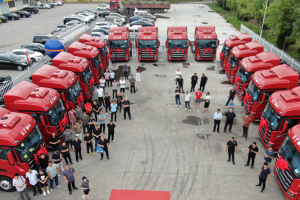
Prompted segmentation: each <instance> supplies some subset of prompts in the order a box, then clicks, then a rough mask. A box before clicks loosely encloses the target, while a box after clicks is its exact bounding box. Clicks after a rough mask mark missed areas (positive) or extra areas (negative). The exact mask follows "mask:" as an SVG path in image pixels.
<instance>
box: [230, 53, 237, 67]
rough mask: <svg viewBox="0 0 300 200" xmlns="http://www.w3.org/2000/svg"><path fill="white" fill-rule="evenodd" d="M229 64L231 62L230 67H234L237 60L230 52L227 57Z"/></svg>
mask: <svg viewBox="0 0 300 200" xmlns="http://www.w3.org/2000/svg"><path fill="white" fill-rule="evenodd" d="M228 62H229V63H230V64H231V67H233V68H235V67H236V64H237V62H238V59H237V58H236V57H234V55H233V54H230V57H229V61H228Z"/></svg>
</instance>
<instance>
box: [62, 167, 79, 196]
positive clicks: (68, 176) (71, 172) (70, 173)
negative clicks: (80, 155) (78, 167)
mask: <svg viewBox="0 0 300 200" xmlns="http://www.w3.org/2000/svg"><path fill="white" fill-rule="evenodd" d="M74 176H75V178H76V179H77V178H78V177H77V174H76V171H75V169H74V168H73V167H70V165H66V169H65V170H64V171H63V177H64V179H65V181H66V182H67V184H68V189H69V193H70V195H71V194H72V188H73V190H78V188H77V187H76V186H75V178H74ZM71 185H72V187H71Z"/></svg>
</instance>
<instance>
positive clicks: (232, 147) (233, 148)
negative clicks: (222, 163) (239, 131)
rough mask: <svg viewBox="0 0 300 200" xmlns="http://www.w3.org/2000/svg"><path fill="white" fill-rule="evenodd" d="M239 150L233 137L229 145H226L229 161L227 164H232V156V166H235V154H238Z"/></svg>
mask: <svg viewBox="0 0 300 200" xmlns="http://www.w3.org/2000/svg"><path fill="white" fill-rule="evenodd" d="M237 149H238V145H237V142H236V141H235V139H234V137H232V138H231V140H229V141H228V142H227V145H226V151H228V160H227V162H230V158H231V156H232V164H234V165H235V162H234V152H237Z"/></svg>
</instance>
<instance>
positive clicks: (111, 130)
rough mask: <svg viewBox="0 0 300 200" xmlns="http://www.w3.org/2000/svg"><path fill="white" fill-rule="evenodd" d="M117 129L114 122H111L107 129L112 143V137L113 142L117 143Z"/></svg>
mask: <svg viewBox="0 0 300 200" xmlns="http://www.w3.org/2000/svg"><path fill="white" fill-rule="evenodd" d="M115 128H116V125H115V124H114V123H113V121H112V120H111V121H110V122H109V123H108V124H107V129H108V142H110V137H111V138H112V141H113V142H115Z"/></svg>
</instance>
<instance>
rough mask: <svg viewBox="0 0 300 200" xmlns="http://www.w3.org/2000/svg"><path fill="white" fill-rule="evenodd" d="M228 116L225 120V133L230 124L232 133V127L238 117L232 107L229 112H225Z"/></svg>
mask: <svg viewBox="0 0 300 200" xmlns="http://www.w3.org/2000/svg"><path fill="white" fill-rule="evenodd" d="M225 116H226V122H225V126H224V133H226V130H227V126H228V125H229V132H230V133H231V128H232V124H233V119H234V118H235V117H236V115H235V113H234V112H233V111H232V109H230V111H229V112H227V113H226V114H225Z"/></svg>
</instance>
